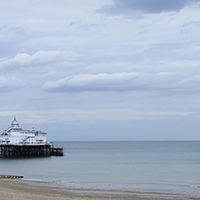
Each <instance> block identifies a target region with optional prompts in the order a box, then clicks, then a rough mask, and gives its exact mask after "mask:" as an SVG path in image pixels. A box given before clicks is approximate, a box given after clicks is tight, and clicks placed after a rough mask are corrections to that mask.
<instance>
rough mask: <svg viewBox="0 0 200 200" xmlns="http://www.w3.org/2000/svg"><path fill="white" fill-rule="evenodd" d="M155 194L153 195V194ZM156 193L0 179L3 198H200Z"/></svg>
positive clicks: (155, 199) (76, 199) (46, 199)
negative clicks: (42, 184)
mask: <svg viewBox="0 0 200 200" xmlns="http://www.w3.org/2000/svg"><path fill="white" fill-rule="evenodd" d="M152 195H153V196H152ZM156 195H158V194H156V193H151V194H148V193H145V192H144V193H138V192H131V193H130V192H125V191H124V192H122V193H119V192H117V191H106V190H104V191H102V190H101V191H100V190H99V191H98V190H74V189H67V188H56V187H46V186H39V185H35V184H31V183H30V182H29V183H28V182H26V181H22V180H15V179H0V199H1V200H56V199H58V200H64V199H65V200H93V199H94V200H161V199H162V200H163V199H165V200H167V199H170V200H172V199H174V200H177V199H178V200H180V199H182V200H183V199H187V200H189V199H190V200H192V199H193V200H197V199H200V198H196V199H195V198H186V197H178V196H177V197H176V195H175V196H174V198H173V197H172V198H168V197H166V196H165V194H163V197H164V196H165V198H158V197H156Z"/></svg>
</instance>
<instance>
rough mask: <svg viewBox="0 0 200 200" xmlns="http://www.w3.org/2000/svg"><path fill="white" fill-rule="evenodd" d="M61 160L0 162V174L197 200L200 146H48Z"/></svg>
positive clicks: (155, 144) (87, 144)
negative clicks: (59, 149) (56, 150)
mask: <svg viewBox="0 0 200 200" xmlns="http://www.w3.org/2000/svg"><path fill="white" fill-rule="evenodd" d="M54 145H55V146H57V147H63V148H64V154H65V155H64V157H48V158H31V159H1V160H0V174H14V175H24V176H25V179H34V180H42V181H47V182H49V183H51V184H54V185H57V186H60V187H65V186H66V187H72V188H100V189H123V190H139V191H143V190H145V191H165V192H169V193H170V192H178V193H182V194H188V195H192V196H196V197H200V142H54Z"/></svg>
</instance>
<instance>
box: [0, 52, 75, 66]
mask: <svg viewBox="0 0 200 200" xmlns="http://www.w3.org/2000/svg"><path fill="white" fill-rule="evenodd" d="M77 56H78V55H77V54H76V53H73V52H66V51H38V52H36V53H35V54H33V55H29V54H27V53H20V54H17V55H16V56H15V57H14V58H9V59H4V60H2V61H0V69H16V68H20V67H30V66H41V65H47V64H53V63H60V62H63V61H66V60H72V59H75V58H76V57H77Z"/></svg>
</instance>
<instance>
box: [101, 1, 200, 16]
mask: <svg viewBox="0 0 200 200" xmlns="http://www.w3.org/2000/svg"><path fill="white" fill-rule="evenodd" d="M195 2H200V0H174V1H169V0H114V2H113V4H111V5H103V6H102V7H101V8H100V9H98V10H97V12H98V13H106V14H109V15H115V14H121V13H126V12H132V11H133V12H137V11H139V12H142V13H161V12H163V11H166V12H167V11H179V10H181V9H183V8H184V7H185V6H187V5H188V4H192V3H195Z"/></svg>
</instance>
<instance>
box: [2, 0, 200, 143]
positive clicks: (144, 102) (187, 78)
mask: <svg viewBox="0 0 200 200" xmlns="http://www.w3.org/2000/svg"><path fill="white" fill-rule="evenodd" d="M199 13H200V0H174V1H171V0H84V1H83V0H68V1H66V0H56V1H55V0H42V1H41V0H28V1H27V0H18V1H15V0H6V1H3V2H1V4H0V22H1V23H0V52H1V54H0V121H1V123H0V129H1V130H2V131H3V130H4V129H6V128H7V127H8V126H10V124H11V122H12V120H13V118H14V116H16V117H17V120H18V122H19V123H20V125H21V126H22V128H26V129H32V126H35V129H36V130H38V129H41V130H42V131H45V132H47V133H48V135H47V136H48V138H49V139H50V140H200V14H199Z"/></svg>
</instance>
